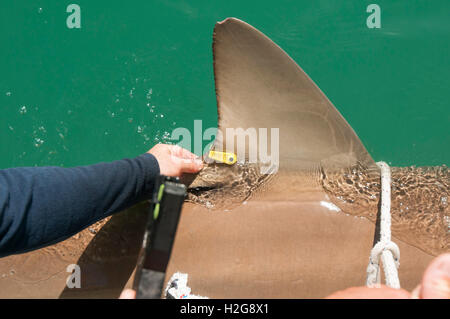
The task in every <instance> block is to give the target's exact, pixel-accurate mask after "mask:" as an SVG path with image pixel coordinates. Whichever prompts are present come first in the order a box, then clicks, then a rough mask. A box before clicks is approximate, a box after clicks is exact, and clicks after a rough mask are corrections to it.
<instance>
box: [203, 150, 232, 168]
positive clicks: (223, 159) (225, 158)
mask: <svg viewBox="0 0 450 319" xmlns="http://www.w3.org/2000/svg"><path fill="white" fill-rule="evenodd" d="M208 156H209V158H211V159H213V160H215V161H217V162H220V163H224V164H228V165H233V164H234V163H236V161H237V157H236V154H233V153H225V152H218V151H210V152H209V154H208Z"/></svg>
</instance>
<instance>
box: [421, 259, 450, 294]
mask: <svg viewBox="0 0 450 319" xmlns="http://www.w3.org/2000/svg"><path fill="white" fill-rule="evenodd" d="M420 297H421V298H424V299H428V298H439V299H449V298H450V254H449V253H446V254H443V255H440V256H438V257H437V258H435V259H434V260H433V261H432V262H431V264H430V265H429V266H428V268H427V269H426V270H425V274H424V276H423V279H422V285H421V288H420Z"/></svg>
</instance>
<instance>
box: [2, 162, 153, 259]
mask: <svg viewBox="0 0 450 319" xmlns="http://www.w3.org/2000/svg"><path fill="white" fill-rule="evenodd" d="M158 174H159V165H158V162H157V160H156V158H155V157H154V156H153V155H151V154H143V155H140V156H138V157H136V158H133V159H124V160H120V161H115V162H112V163H99V164H95V165H90V166H80V167H72V168H62V167H21V168H9V169H4V170H0V257H4V256H7V255H10V254H17V253H23V252H26V251H30V250H34V249H38V248H41V247H44V246H48V245H51V244H54V243H57V242H59V241H62V240H64V239H67V238H69V237H70V236H72V235H74V234H76V233H77V232H79V231H81V230H83V229H84V228H86V227H88V226H89V225H91V224H93V223H95V222H96V221H98V220H100V219H103V218H105V217H107V216H109V215H111V214H113V213H115V212H118V211H121V210H123V209H125V208H128V207H130V206H132V205H134V204H136V203H138V202H139V201H142V200H144V199H149V198H150V197H151V195H152V190H153V185H154V181H155V179H156V177H157V176H158Z"/></svg>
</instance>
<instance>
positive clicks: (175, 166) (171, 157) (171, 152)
mask: <svg viewBox="0 0 450 319" xmlns="http://www.w3.org/2000/svg"><path fill="white" fill-rule="evenodd" d="M147 153H149V154H152V155H153V156H155V158H156V160H157V161H158V164H159V171H160V173H161V174H162V175H166V176H177V177H179V176H181V174H182V173H197V172H198V171H200V170H201V169H202V168H203V162H202V160H201V159H200V158H199V157H198V156H197V155H195V154H193V153H191V152H189V151H188V150H186V149H184V148H182V147H180V146H178V145H168V144H156V145H155V146H153V147H152V148H151V149H150V150H149V151H148V152H147Z"/></svg>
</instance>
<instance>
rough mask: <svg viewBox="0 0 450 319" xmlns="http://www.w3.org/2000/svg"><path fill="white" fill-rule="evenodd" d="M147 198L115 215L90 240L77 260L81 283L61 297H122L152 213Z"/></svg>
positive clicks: (65, 291)
mask: <svg viewBox="0 0 450 319" xmlns="http://www.w3.org/2000/svg"><path fill="white" fill-rule="evenodd" d="M148 207H149V204H148V203H147V202H142V203H139V204H137V205H135V206H133V207H131V208H129V209H127V210H125V211H122V212H120V213H117V214H115V215H113V216H112V217H111V218H110V220H109V221H108V222H107V223H106V224H105V225H103V227H102V228H101V229H100V230H99V231H98V233H97V234H96V235H95V237H94V238H93V239H92V240H91V241H90V243H89V244H88V246H87V247H86V249H85V250H84V252H83V254H82V255H81V257H80V258H79V259H78V261H77V265H79V266H80V273H81V287H80V288H68V287H67V286H66V287H65V288H64V290H63V291H62V292H61V294H60V296H59V298H118V297H119V295H120V293H121V292H122V290H123V289H124V287H125V285H126V284H127V282H128V280H129V279H130V276H131V275H132V273H133V271H134V269H135V267H136V263H137V258H138V254H139V251H140V248H141V245H142V239H143V235H144V230H145V225H146V222H147V216H148Z"/></svg>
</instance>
